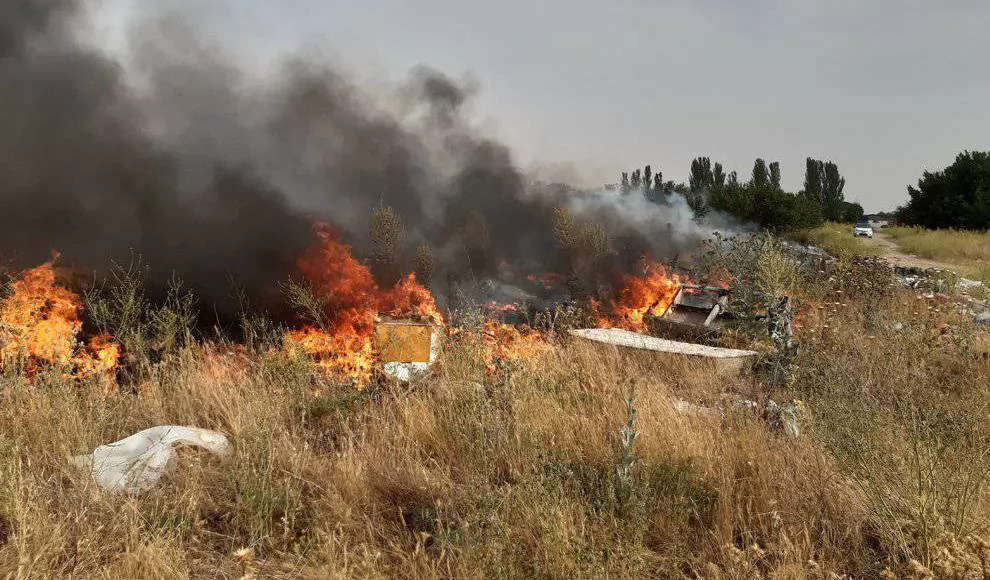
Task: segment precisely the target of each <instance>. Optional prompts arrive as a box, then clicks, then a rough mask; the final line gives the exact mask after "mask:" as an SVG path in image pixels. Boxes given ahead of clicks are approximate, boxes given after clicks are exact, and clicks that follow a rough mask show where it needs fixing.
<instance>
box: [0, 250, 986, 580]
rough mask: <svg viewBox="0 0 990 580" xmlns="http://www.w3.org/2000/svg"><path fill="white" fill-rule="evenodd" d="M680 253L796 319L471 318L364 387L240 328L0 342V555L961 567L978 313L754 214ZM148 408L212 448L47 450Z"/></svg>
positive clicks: (87, 568)
mask: <svg viewBox="0 0 990 580" xmlns="http://www.w3.org/2000/svg"><path fill="white" fill-rule="evenodd" d="M706 259H707V260H709V264H717V265H719V266H722V267H726V268H728V269H729V273H730V274H732V275H733V277H734V279H735V280H736V284H737V285H738V286H739V287H740V292H741V293H742V294H743V296H759V295H763V294H770V295H779V294H781V293H791V295H792V296H793V298H794V302H795V306H796V309H797V310H796V318H795V338H796V339H797V341H798V345H799V347H798V348H797V349H796V350H791V349H787V350H785V351H782V350H781V349H779V348H777V347H775V346H774V344H773V343H772V342H771V341H769V340H768V339H767V338H766V330H765V327H764V328H763V329H762V330H761V327H760V324H759V321H758V320H757V318H756V317H755V315H756V314H757V313H758V312H759V304H757V303H753V304H741V305H740V308H741V318H740V320H739V321H738V322H739V324H738V327H737V328H735V329H734V330H733V332H731V333H730V336H729V338H728V339H727V340H730V341H732V342H733V344H736V345H739V346H749V347H752V348H756V349H758V350H759V351H760V352H762V353H764V354H763V355H762V360H761V362H760V364H759V365H758V367H757V370H756V371H755V372H754V373H753V374H749V375H746V376H742V377H732V376H722V375H718V374H716V373H715V372H714V371H712V370H711V369H708V368H706V367H702V366H697V365H693V364H689V363H684V362H674V361H665V360H656V359H650V358H644V357H639V356H632V355H628V354H623V353H620V352H617V351H615V350H613V349H603V348H598V347H594V346H591V345H590V344H583V343H579V342H572V341H568V340H567V339H566V336H565V335H563V334H561V333H556V334H554V333H551V334H548V340H551V341H553V343H554V344H555V346H556V348H554V349H551V350H549V351H545V352H542V353H541V354H539V355H538V356H534V357H532V358H529V359H526V360H523V361H518V362H506V363H505V364H504V365H503V366H502V367H500V371H499V372H490V368H489V366H488V365H486V363H485V361H484V360H483V353H482V350H483V349H482V347H481V343H480V342H479V340H480V339H479V336H480V335H479V332H478V331H475V330H471V329H470V328H469V329H466V330H465V331H463V332H460V333H458V334H456V335H453V336H451V337H449V338H448V340H447V342H446V344H445V348H444V352H443V355H442V356H441V358H440V360H439V362H438V365H437V366H436V367H435V369H434V372H433V374H432V375H431V376H429V377H428V378H425V379H423V380H419V381H416V382H413V383H412V384H399V383H394V382H389V381H384V380H383V381H379V382H376V383H374V384H372V385H370V386H368V387H365V388H363V389H357V388H355V387H353V386H351V385H349V384H340V383H334V382H332V381H329V380H327V379H326V378H325V377H324V375H322V374H321V373H320V371H319V369H317V368H316V367H315V366H313V365H312V364H311V363H310V362H309V361H307V360H306V359H305V358H304V357H299V356H289V355H288V354H286V353H285V352H284V351H282V350H280V349H274V350H273V349H270V348H268V347H267V346H265V341H258V342H257V343H256V345H254V346H251V347H248V346H245V345H239V344H230V343H222V342H221V343H217V342H211V341H206V340H203V339H201V338H200V339H193V340H176V341H172V342H170V343H169V344H168V346H167V347H162V348H161V349H159V350H158V351H156V352H157V353H158V354H157V355H156V356H154V357H151V356H143V357H142V356H137V357H134V359H135V360H138V361H140V366H139V367H137V368H136V369H135V372H133V373H132V374H129V375H127V376H123V375H121V376H119V377H118V381H119V382H117V383H113V382H109V381H108V380H107V379H105V378H92V379H88V380H83V381H78V380H69V379H67V378H66V377H65V374H64V373H61V372H59V369H56V368H52V369H47V370H45V371H43V372H40V373H38V374H35V375H33V376H31V377H28V376H25V374H24V373H23V372H22V370H21V369H20V368H19V367H18V366H17V365H7V366H6V367H5V369H4V372H3V374H2V376H0V577H5V578H7V577H9V578H65V577H94V578H151V577H154V578H185V577H208V578H354V577H359V578H533V577H542V578H604V577H613V578H634V577H670V578H679V577H683V578H706V579H751V578H809V579H832V578H895V577H897V578H917V579H921V578H985V577H986V574H987V565H988V564H987V562H988V560H990V545H988V543H987V541H986V539H987V538H988V526H990V504H988V503H987V500H988V499H990V498H988V488H987V484H988V483H990V480H988V474H990V429H988V425H987V422H986V416H987V409H988V408H990V407H988V405H990V392H988V385H990V360H988V358H987V350H986V346H985V345H986V340H985V339H986V334H985V331H984V334H982V335H981V334H980V333H979V332H978V329H977V328H976V327H974V325H973V324H972V322H971V321H970V319H969V318H968V317H966V316H963V315H962V314H959V313H957V311H956V308H955V307H954V306H953V305H952V304H951V303H950V302H948V301H936V300H925V299H919V298H918V297H917V296H916V295H915V294H914V293H912V292H910V291H908V290H905V289H902V288H900V287H895V286H894V285H892V284H891V275H890V270H889V268H887V267H886V266H885V265H884V264H883V263H882V262H879V261H875V260H869V259H865V260H864V259H852V258H845V257H843V258H840V260H839V261H837V262H835V263H824V262H818V261H807V260H815V258H801V259H796V258H795V257H794V256H792V255H791V254H789V253H788V251H787V250H786V249H785V248H784V247H782V246H781V245H780V244H778V243H777V242H776V241H775V240H774V239H773V238H769V237H765V236H760V237H758V238H757V239H754V240H751V241H749V242H741V241H732V240H729V241H726V242H725V243H723V244H721V245H719V247H717V248H714V249H713V251H712V253H711V254H709V256H708V258H706ZM126 290H127V289H122V291H120V292H115V291H114V290H113V288H107V289H106V290H105V292H106V294H105V295H106V296H115V295H120V294H126V293H127V292H126ZM132 306H133V308H139V309H140V308H145V307H146V306H142V305H141V304H136V305H132ZM183 311H184V306H183V302H181V301H180V302H176V303H175V304H171V305H169V304H166V305H164V306H162V307H161V308H160V309H159V310H155V311H154V317H156V318H167V319H168V320H172V321H174V322H175V324H177V325H179V326H182V325H183V324H185V323H184V322H182V320H184V317H183V316H182V312H183ZM170 312H171V313H172V314H174V315H169V314H168V313H170ZM104 314H105V313H104ZM149 317H151V314H147V315H146V314H143V313H141V312H130V313H129V316H128V317H127V319H126V320H125V319H123V318H119V319H116V318H115V319H114V320H117V321H118V322H119V324H120V328H118V332H125V333H126V332H127V330H128V328H130V327H129V326H128V325H129V324H137V323H138V322H139V321H141V320H145V319H148V318H149ZM104 318H106V316H104ZM128 321H131V322H128ZM135 321H138V322H135ZM895 323H896V324H895ZM132 330H133V328H132ZM168 334H169V335H170V336H172V335H174V336H190V335H191V334H192V329H191V328H186V329H182V328H171V327H170V330H169V332H168ZM130 335H132V336H136V335H137V333H136V332H131V333H130ZM981 341H982V342H981ZM134 345H135V346H134V347H133V350H134V351H136V352H135V353H132V354H136V353H139V352H143V349H144V348H145V346H144V345H145V342H134ZM771 398H772V399H774V400H776V401H788V400H791V399H796V400H799V401H800V404H799V405H798V408H800V409H803V411H802V412H801V414H800V418H799V423H800V426H801V427H800V431H801V435H800V436H797V437H793V436H788V435H786V434H784V433H783V432H781V430H780V429H779V428H778V427H775V425H774V424H773V421H768V420H766V418H765V417H764V416H763V415H762V414H761V413H759V412H753V411H751V410H749V406H748V404H739V403H740V402H743V401H752V402H754V404H756V405H758V406H760V408H763V407H764V406H765V403H766V402H767V401H768V399H771ZM678 401H685V402H688V403H690V404H691V405H693V406H694V407H688V409H689V410H688V411H685V410H684V406H678V405H676V404H675V403H677V402H678ZM692 408H696V409H710V410H714V411H715V412H692V411H690V409H692ZM678 409H680V410H678ZM157 424H183V425H195V426H199V427H204V428H210V429H216V430H220V431H223V432H225V433H227V434H229V435H230V438H231V440H232V442H233V443H234V446H235V448H236V452H235V454H234V456H233V457H232V458H229V459H228V460H227V461H216V460H213V459H211V458H208V457H206V456H201V455H197V454H183V455H182V458H181V460H180V462H179V466H178V469H177V470H176V472H175V473H174V474H173V475H172V476H171V477H169V478H168V479H167V480H166V481H164V482H163V483H162V484H161V485H159V486H158V487H157V488H155V489H153V490H152V491H150V492H147V493H145V494H143V495H140V496H135V497H129V496H115V495H108V494H106V493H103V492H100V491H99V490H98V489H97V488H96V486H95V485H94V484H93V483H92V482H91V481H90V480H89V478H88V477H87V476H86V475H85V474H81V473H79V472H77V471H75V470H74V469H73V468H71V467H70V466H69V465H68V463H67V461H66V456H68V455H75V454H80V453H86V452H89V451H90V450H92V449H93V448H94V447H96V446H97V445H99V444H102V443H106V442H109V441H114V440H117V439H119V438H122V437H124V436H127V435H130V434H131V433H133V432H135V431H138V430H140V429H143V428H146V427H148V426H151V425H157Z"/></svg>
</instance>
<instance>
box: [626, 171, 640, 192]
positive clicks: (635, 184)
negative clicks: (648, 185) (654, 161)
mask: <svg viewBox="0 0 990 580" xmlns="http://www.w3.org/2000/svg"><path fill="white" fill-rule="evenodd" d="M629 185H631V186H632V188H633V189H639V187H640V186H641V185H643V177H642V175H641V174H640V172H639V169H637V170H636V171H633V172H632V178H631V179H630V180H629Z"/></svg>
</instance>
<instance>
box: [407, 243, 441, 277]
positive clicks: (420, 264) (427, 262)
mask: <svg viewBox="0 0 990 580" xmlns="http://www.w3.org/2000/svg"><path fill="white" fill-rule="evenodd" d="M435 268H436V262H435V261H434V259H433V250H432V249H431V248H430V245H429V244H427V243H426V242H423V243H422V244H420V245H419V248H417V249H416V256H415V257H414V258H413V271H414V272H416V280H417V281H418V282H419V283H420V284H422V285H423V286H429V285H430V281H431V280H432V279H433V271H434V269H435Z"/></svg>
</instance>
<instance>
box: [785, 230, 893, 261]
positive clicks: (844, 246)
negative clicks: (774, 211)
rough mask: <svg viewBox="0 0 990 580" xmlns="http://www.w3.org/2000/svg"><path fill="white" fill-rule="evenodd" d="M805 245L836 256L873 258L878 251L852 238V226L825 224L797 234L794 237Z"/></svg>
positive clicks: (862, 241)
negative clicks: (822, 249)
mask: <svg viewBox="0 0 990 580" xmlns="http://www.w3.org/2000/svg"><path fill="white" fill-rule="evenodd" d="M795 237H796V238H797V240H798V241H800V242H801V243H805V244H814V245H816V246H819V247H822V248H824V249H825V250H827V251H828V252H829V253H830V254H832V255H836V256H845V257H851V256H873V255H876V254H877V252H878V249H877V248H876V247H875V246H873V245H871V244H869V243H868V242H866V241H864V240H863V239H861V238H856V237H853V235H852V224H840V223H835V222H826V223H825V224H823V225H821V226H819V227H817V228H814V229H811V230H805V231H802V232H798V234H797V235H796V236H795Z"/></svg>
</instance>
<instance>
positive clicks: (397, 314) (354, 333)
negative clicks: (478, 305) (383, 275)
mask: <svg viewBox="0 0 990 580" xmlns="http://www.w3.org/2000/svg"><path fill="white" fill-rule="evenodd" d="M316 235H317V237H318V243H317V244H316V245H315V246H313V247H312V248H310V249H309V250H308V251H307V252H306V253H305V254H304V255H303V257H302V258H301V259H300V260H299V262H298V264H297V267H298V269H299V272H300V273H301V274H302V275H303V276H304V277H305V278H306V280H307V281H308V282H309V283H310V284H311V285H312V288H313V290H314V292H315V294H316V295H317V297H319V298H320V299H321V300H323V301H324V304H325V308H324V312H323V314H324V316H325V323H326V324H325V328H317V327H316V326H307V327H305V328H303V329H301V330H291V331H289V332H287V333H286V340H287V343H288V346H289V347H290V348H292V347H294V348H298V349H300V350H301V351H302V352H304V353H306V354H307V355H309V356H311V357H313V358H314V359H315V360H316V361H317V364H318V365H319V366H321V367H323V368H324V369H326V370H327V371H328V372H329V373H330V374H332V375H334V376H337V377H340V378H344V379H352V380H353V381H354V382H355V383H357V384H365V383H367V382H368V381H369V380H370V379H371V376H372V369H373V368H374V366H375V362H376V357H375V352H374V340H373V335H374V328H375V321H376V320H378V318H379V317H380V316H387V317H390V318H407V319H415V320H422V321H430V322H433V323H435V324H442V323H443V318H442V316H441V315H440V311H439V310H438V309H437V305H436V302H435V301H434V299H433V295H432V294H431V293H430V291H429V290H428V289H426V288H424V287H423V286H422V285H420V284H419V283H418V282H417V281H416V276H415V274H408V275H406V276H404V277H403V278H402V279H401V280H399V282H398V283H397V284H396V285H395V286H394V287H392V288H388V289H385V290H382V289H380V288H379V287H378V284H376V283H375V279H374V277H373V276H372V275H371V271H370V270H369V269H368V267H367V266H365V265H364V264H362V263H361V262H359V261H358V260H357V259H355V258H354V256H353V254H352V253H351V248H350V246H348V245H347V244H344V243H343V242H341V241H340V238H339V236H338V235H337V233H336V232H335V231H334V230H333V229H332V228H331V227H330V226H329V225H327V224H317V226H316Z"/></svg>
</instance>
